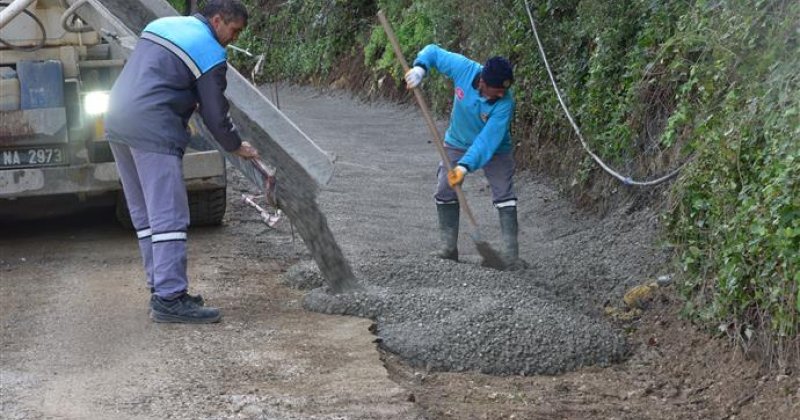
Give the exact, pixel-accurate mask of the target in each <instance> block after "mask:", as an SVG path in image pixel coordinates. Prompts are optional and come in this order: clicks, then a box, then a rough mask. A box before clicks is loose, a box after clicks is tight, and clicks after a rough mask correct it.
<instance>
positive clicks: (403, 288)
mask: <svg viewBox="0 0 800 420" xmlns="http://www.w3.org/2000/svg"><path fill="white" fill-rule="evenodd" d="M355 270H356V273H357V277H358V278H360V279H362V281H363V283H364V284H365V287H364V290H363V291H361V292H357V293H352V294H344V295H335V294H330V293H329V290H328V289H327V288H325V287H319V288H316V289H314V290H312V291H311V292H310V293H309V294H308V295H307V296H306V299H305V301H304V305H305V307H306V308H307V309H310V310H313V311H318V312H323V313H329V314H342V315H354V316H359V317H367V318H371V319H374V320H376V322H377V327H378V328H377V332H376V334H377V336H378V338H379V343H380V345H381V346H383V347H384V348H385V349H387V350H389V351H391V352H394V353H396V354H398V355H400V356H402V357H403V358H404V359H406V360H407V361H409V362H410V363H411V364H412V365H415V366H418V367H421V368H425V369H429V370H444V371H465V370H471V371H480V372H483V373H490V374H522V375H528V374H556V373H560V372H565V371H569V370H574V369H576V368H578V367H581V366H587V365H607V364H609V363H612V362H616V361H619V360H621V359H622V358H623V357H624V355H625V352H626V345H625V339H624V337H623V336H622V335H621V333H620V332H619V331H618V330H617V329H615V328H613V327H612V326H611V325H609V324H608V323H606V322H605V321H603V320H602V319H597V318H592V317H589V316H587V315H585V314H583V313H581V312H580V310H579V308H577V309H576V308H574V307H570V306H569V305H566V304H565V302H560V301H559V299H558V297H557V296H553V295H552V294H550V293H549V292H548V291H547V290H545V289H543V288H542V287H540V286H539V285H537V282H536V281H532V279H531V277H530V274H531V273H527V275H524V274H523V273H505V272H499V271H495V270H490V269H485V268H482V267H480V266H477V265H475V264H465V263H452V262H449V261H447V262H446V261H440V260H437V259H435V258H432V257H428V258H418V257H407V258H399V259H398V258H393V257H390V256H385V257H370V258H369V259H366V260H364V261H362V262H360V263H358V264H356V266H355ZM285 277H286V282H287V283H289V284H292V285H294V286H296V287H313V286H317V285H319V284H320V279H321V277H320V276H319V273H318V272H315V269H314V267H313V266H310V265H308V264H305V265H301V266H298V267H293V268H292V269H291V270H289V271H288V272H287V273H286V276H285Z"/></svg>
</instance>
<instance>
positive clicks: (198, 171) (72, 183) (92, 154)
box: [0, 0, 226, 226]
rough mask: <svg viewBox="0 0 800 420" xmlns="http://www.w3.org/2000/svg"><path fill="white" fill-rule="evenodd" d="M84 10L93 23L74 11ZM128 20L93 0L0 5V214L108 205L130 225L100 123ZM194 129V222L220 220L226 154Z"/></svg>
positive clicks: (17, 0)
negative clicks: (88, 13)
mask: <svg viewBox="0 0 800 420" xmlns="http://www.w3.org/2000/svg"><path fill="white" fill-rule="evenodd" d="M121 4H122V3H121ZM84 8H85V9H91V10H92V13H93V16H94V21H95V23H98V22H99V27H98V28H95V27H93V26H91V25H90V24H88V23H87V22H86V21H84V20H82V19H81V18H80V17H79V15H78V14H77V13H76V12H77V11H78V10H79V9H84ZM126 20H134V21H135V20H136V16H117V15H115V14H114V13H111V12H109V10H108V9H106V8H105V4H104V3H103V2H101V1H98V0H90V1H89V0H77V1H75V0H72V1H69V2H68V1H66V0H14V1H8V0H6V1H2V2H0V217H2V218H3V220H9V219H11V218H39V217H44V216H48V215H52V214H58V213H63V212H67V211H72V210H74V209H76V208H81V207H85V206H93V205H108V206H109V207H110V206H116V215H117V218H118V219H119V220H120V221H121V222H122V223H123V224H124V225H129V224H130V218H129V217H130V216H129V215H128V211H127V208H126V206H125V200H124V199H123V195H122V191H121V188H122V187H121V184H120V182H119V178H118V175H117V171H116V167H115V165H114V162H113V157H112V155H111V151H110V149H109V145H108V142H107V141H106V140H105V138H104V130H103V112H104V111H105V107H106V105H107V100H108V92H109V91H110V89H111V86H112V84H113V83H114V80H115V78H116V76H117V74H118V73H119V71H120V70H121V68H122V66H123V65H124V63H125V59H126V57H127V54H128V51H127V50H125V49H121V48H118V47H114V45H112V44H115V43H119V42H121V38H122V37H124V36H125V35H126V34H124V33H121V32H123V30H121V29H119V28H121V26H120V25H121V24H122V22H125V21H126ZM115 28H117V29H115ZM109 40H111V41H114V42H109ZM131 42H134V41H131ZM142 123H146V122H142ZM194 124H196V123H194V122H193V125H194ZM195 132H196V133H198V134H197V135H196V136H195V138H194V140H195V141H193V142H192V144H191V149H189V150H187V153H186V155H185V157H184V176H185V179H186V186H187V190H188V192H189V202H190V210H191V224H192V225H193V226H196V225H211V224H219V223H220V222H221V221H222V218H223V216H224V214H225V207H226V194H225V187H226V176H225V161H224V158H223V156H222V155H221V153H220V152H219V151H217V150H215V149H213V148H212V147H210V146H209V144H208V143H207V142H206V141H203V139H202V138H201V136H202V134H201V133H202V132H203V131H202V130H195Z"/></svg>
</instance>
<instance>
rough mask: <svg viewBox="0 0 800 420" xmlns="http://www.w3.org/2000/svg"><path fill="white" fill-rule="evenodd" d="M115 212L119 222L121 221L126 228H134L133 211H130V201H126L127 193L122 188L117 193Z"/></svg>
mask: <svg viewBox="0 0 800 420" xmlns="http://www.w3.org/2000/svg"><path fill="white" fill-rule="evenodd" d="M114 213H115V214H116V216H117V222H119V224H120V225H122V227H123V228H124V229H127V230H133V222H132V221H131V213H130V212H129V211H128V203H126V202H125V194H123V193H122V190H119V192H118V193H117V204H116V206H115V209H114Z"/></svg>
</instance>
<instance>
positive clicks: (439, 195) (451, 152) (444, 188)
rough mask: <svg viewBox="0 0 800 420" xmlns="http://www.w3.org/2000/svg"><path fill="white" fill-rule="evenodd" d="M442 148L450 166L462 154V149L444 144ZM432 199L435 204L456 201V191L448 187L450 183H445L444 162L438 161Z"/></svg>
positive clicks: (445, 171)
mask: <svg viewBox="0 0 800 420" xmlns="http://www.w3.org/2000/svg"><path fill="white" fill-rule="evenodd" d="M444 150H445V152H446V153H447V157H448V158H450V167H451V168H452V167H454V166H455V165H456V164H457V163H458V160H459V159H461V157H462V156H464V151H463V150H461V149H455V148H452V147H449V146H445V147H444ZM433 199H434V200H436V204H450V203H456V202H458V197H457V196H456V192H455V191H453V189H452V188H450V184H448V183H447V169H445V167H444V163H443V162H441V161H440V162H439V167H438V168H437V169H436V193H435V194H434V195H433Z"/></svg>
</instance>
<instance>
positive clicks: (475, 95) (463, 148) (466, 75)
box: [405, 44, 525, 270]
mask: <svg viewBox="0 0 800 420" xmlns="http://www.w3.org/2000/svg"><path fill="white" fill-rule="evenodd" d="M431 69H436V70H438V71H439V72H441V73H442V74H444V75H446V76H447V77H449V78H450V79H452V81H453V85H454V87H455V95H454V98H453V110H452V113H451V114H450V126H449V127H448V128H447V131H446V132H445V136H444V149H445V151H446V152H447V156H448V158H449V159H450V165H451V167H452V169H451V170H450V171H449V172H447V171H446V170H445V164H444V162H439V169H438V172H437V176H438V183H437V186H436V194H435V195H434V199H435V200H436V209H437V213H438V216H439V231H440V234H441V239H442V249H441V250H439V251H438V252H437V253H436V255H437V256H438V257H440V258H444V259H449V260H453V261H458V247H457V244H458V224H459V213H460V208H459V204H458V198H457V197H456V193H455V191H453V188H452V187H454V186H456V185H461V184H462V183H463V182H464V177H465V176H466V174H468V173H471V172H475V171H477V170H479V169H483V173H484V175H485V176H486V179H487V180H488V181H489V186H490V187H491V189H492V202H493V203H494V206H495V208H497V210H498V212H499V215H500V228H501V231H502V237H503V244H504V255H503V257H504V260H505V265H506V269H509V270H515V269H520V268H524V266H525V263H524V262H523V261H522V260H520V259H519V245H518V242H517V232H518V227H517V196H516V194H515V193H514V181H513V175H514V156H513V153H512V143H511V135H510V134H509V128H510V125H511V118H512V116H513V115H514V97H513V94H512V91H511V90H509V87H510V86H511V84H512V83H513V81H514V74H513V69H512V67H511V63H509V61H508V60H507V59H505V58H503V57H492V58H490V59H489V60H487V61H486V63H485V64H484V65H480V64H479V63H477V62H475V61H472V60H470V59H468V58H466V57H464V56H463V55H460V54H456V53H453V52H450V51H447V50H444V49H442V48H441V47H439V46H438V45H433V44H431V45H428V46H426V47H425V48H423V49H422V50H421V51H420V52H419V54H418V55H417V59H416V60H414V65H413V67H412V68H411V69H410V70H409V71H408V72H407V73H406V74H405V81H406V87H407V88H409V89H413V88H416V87H417V86H419V85H420V83H421V82H422V79H423V77H425V75H426V74H427V73H428V72H430V70H431Z"/></svg>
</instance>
